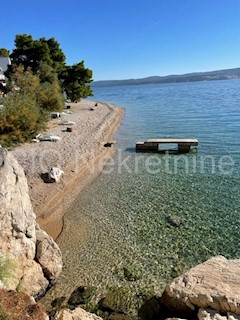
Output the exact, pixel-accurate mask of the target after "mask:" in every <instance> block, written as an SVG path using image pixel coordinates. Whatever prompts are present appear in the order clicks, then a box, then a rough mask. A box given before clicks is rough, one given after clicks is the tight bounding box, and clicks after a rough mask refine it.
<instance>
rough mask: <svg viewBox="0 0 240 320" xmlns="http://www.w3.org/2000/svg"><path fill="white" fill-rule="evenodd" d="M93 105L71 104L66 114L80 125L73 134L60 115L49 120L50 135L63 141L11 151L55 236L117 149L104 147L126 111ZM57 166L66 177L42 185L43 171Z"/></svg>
mask: <svg viewBox="0 0 240 320" xmlns="http://www.w3.org/2000/svg"><path fill="white" fill-rule="evenodd" d="M95 104H96V101H88V100H82V101H81V102H79V103H69V104H68V105H70V106H71V110H73V111H74V113H73V114H70V115H66V116H65V115H64V116H63V118H64V120H69V121H74V122H75V123H76V124H75V125H74V126H72V128H73V132H66V131H65V129H66V126H62V125H59V121H62V119H61V120H59V119H53V120H51V121H50V122H49V125H48V127H49V128H48V129H47V131H46V133H48V134H50V133H51V134H54V135H58V136H60V137H61V138H62V139H61V140H60V141H57V142H47V141H45V142H40V143H36V144H34V143H25V144H23V145H21V146H18V147H16V148H15V149H13V150H12V151H11V152H12V153H13V154H14V156H15V157H16V158H17V160H18V162H19V163H20V165H21V166H22V167H23V169H24V171H25V174H26V177H27V180H28V185H29V194H30V199H31V202H32V205H33V209H34V212H35V214H36V217H37V222H38V224H39V225H40V227H41V228H42V229H44V230H45V231H46V232H47V233H48V234H49V235H50V236H51V237H52V238H53V239H54V240H56V239H57V238H58V237H59V235H60V234H61V232H62V230H63V227H64V216H65V214H66V212H67V210H68V209H69V208H70V206H71V205H72V204H73V202H74V201H75V199H76V198H77V196H78V195H79V194H80V192H81V191H82V190H83V189H84V188H85V187H86V186H88V185H89V184H90V183H92V182H93V181H94V180H95V178H97V177H98V175H99V174H100V173H101V169H102V167H103V166H104V163H105V162H106V161H107V160H108V159H109V158H110V157H111V155H112V154H113V153H114V148H113V147H111V148H105V147H104V146H103V145H104V143H106V142H108V141H110V140H111V139H112V137H113V135H114V134H115V132H116V130H117V129H118V128H119V126H120V124H121V121H122V118H123V115H124V109H122V108H120V107H118V106H116V105H114V104H110V103H104V102H98V105H97V106H95ZM92 109H94V110H92ZM53 166H58V167H59V168H61V169H62V170H63V171H64V175H63V178H61V181H60V182H59V183H44V182H43V180H42V179H41V174H42V173H44V172H47V171H48V170H49V169H50V168H51V167H53Z"/></svg>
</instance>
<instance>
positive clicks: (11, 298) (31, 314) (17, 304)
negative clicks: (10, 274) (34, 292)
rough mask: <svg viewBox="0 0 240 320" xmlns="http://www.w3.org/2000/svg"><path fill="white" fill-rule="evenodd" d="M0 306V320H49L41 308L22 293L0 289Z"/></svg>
mask: <svg viewBox="0 0 240 320" xmlns="http://www.w3.org/2000/svg"><path fill="white" fill-rule="evenodd" d="M0 306H1V307H0V319H11V320H19V319H29V320H49V317H48V315H47V314H46V313H45V311H44V309H43V307H42V306H41V305H40V304H39V303H36V302H35V301H34V299H33V298H32V297H30V296H29V295H27V294H25V293H23V292H16V291H8V290H6V289H1V290H0Z"/></svg>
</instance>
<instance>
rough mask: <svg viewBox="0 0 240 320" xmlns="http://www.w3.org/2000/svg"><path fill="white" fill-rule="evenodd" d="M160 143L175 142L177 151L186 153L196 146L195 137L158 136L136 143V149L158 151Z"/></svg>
mask: <svg viewBox="0 0 240 320" xmlns="http://www.w3.org/2000/svg"><path fill="white" fill-rule="evenodd" d="M161 144H176V145H177V146H178V149H177V150H176V151H177V152H179V153H188V152H190V150H191V149H196V148H197V146H198V140H197V139H178V138H160V139H148V140H147V141H145V142H137V143H136V151H142V152H159V151H161V150H159V146H160V145H161Z"/></svg>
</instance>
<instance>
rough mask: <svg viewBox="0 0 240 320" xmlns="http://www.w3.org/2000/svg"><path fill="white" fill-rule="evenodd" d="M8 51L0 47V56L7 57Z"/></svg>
mask: <svg viewBox="0 0 240 320" xmlns="http://www.w3.org/2000/svg"><path fill="white" fill-rule="evenodd" d="M9 55H10V52H9V51H8V50H7V49H5V48H0V57H9Z"/></svg>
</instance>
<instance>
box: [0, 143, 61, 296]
mask: <svg viewBox="0 0 240 320" xmlns="http://www.w3.org/2000/svg"><path fill="white" fill-rule="evenodd" d="M0 235H1V237H0V268H1V275H2V276H1V279H0V280H1V282H2V287H4V288H8V289H17V290H20V291H24V292H26V293H28V294H29V295H32V296H36V297H37V296H39V295H41V294H43V293H44V292H45V290H46V288H47V287H48V286H49V284H51V283H52V282H54V280H55V278H56V277H57V276H58V274H59V273H60V271H61V268H62V261H61V253H60V250H59V248H58V246H57V245H56V244H55V243H54V241H53V240H52V238H51V237H49V236H48V235H47V234H46V233H44V232H43V231H41V230H40V229H39V228H38V227H37V225H36V219H35V214H34V212H33V209H32V205H31V202H30V198H29V194H28V185H27V180H26V177H25V175H24V172H23V169H22V168H21V167H20V165H19V164H18V162H17V161H16V159H15V158H14V157H13V155H12V154H11V153H10V152H7V150H5V149H3V148H0Z"/></svg>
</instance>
